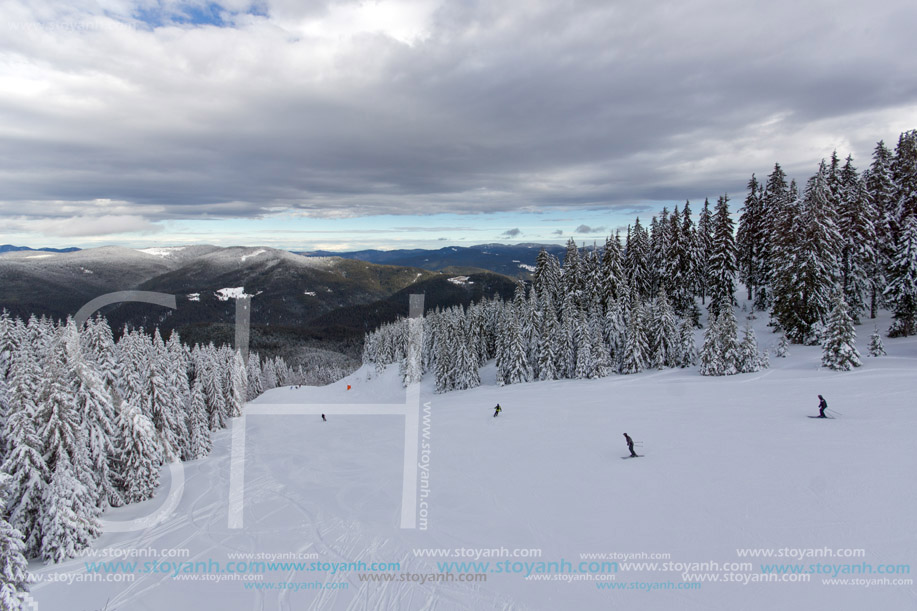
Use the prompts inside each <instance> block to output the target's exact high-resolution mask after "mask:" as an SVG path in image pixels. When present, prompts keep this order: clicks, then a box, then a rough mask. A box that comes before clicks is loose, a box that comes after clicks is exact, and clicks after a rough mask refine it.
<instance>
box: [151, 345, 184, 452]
mask: <svg viewBox="0 0 917 611" xmlns="http://www.w3.org/2000/svg"><path fill="white" fill-rule="evenodd" d="M167 361H168V356H167V352H166V347H165V343H164V342H163V341H162V337H161V336H160V335H159V329H156V330H154V331H153V348H152V350H151V352H150V355H149V362H148V364H147V368H146V376H145V386H144V402H143V403H142V404H141V406H142V408H143V412H144V414H146V415H147V416H148V417H149V418H150V420H151V421H152V422H153V426H155V427H156V431H157V433H158V435H159V443H160V444H161V445H162V452H163V458H164V459H165V460H166V462H172V461H174V460H178V459H179V458H180V457H181V448H182V435H181V428H182V422H181V418H182V417H183V410H182V412H178V411H177V410H176V407H178V404H179V402H180V397H179V396H178V389H177V388H174V387H173V386H172V385H171V382H173V381H174V380H172V379H170V376H169V371H168V365H167Z"/></svg>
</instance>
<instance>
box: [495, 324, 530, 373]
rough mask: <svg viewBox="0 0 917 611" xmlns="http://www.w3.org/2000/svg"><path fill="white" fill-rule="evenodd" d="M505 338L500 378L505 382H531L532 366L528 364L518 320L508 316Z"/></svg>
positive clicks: (526, 351)
mask: <svg viewBox="0 0 917 611" xmlns="http://www.w3.org/2000/svg"><path fill="white" fill-rule="evenodd" d="M506 331H507V339H506V342H505V346H504V349H505V350H506V356H505V357H504V359H503V362H502V372H501V373H502V378H503V382H504V383H505V384H519V383H522V382H531V381H532V379H533V375H532V367H531V365H529V362H528V357H527V353H528V350H527V348H526V346H525V343H524V339H523V337H522V328H521V327H520V325H519V321H517V320H516V319H515V318H510V319H509V320H508V321H507V329H506Z"/></svg>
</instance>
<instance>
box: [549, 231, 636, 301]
mask: <svg viewBox="0 0 917 611" xmlns="http://www.w3.org/2000/svg"><path fill="white" fill-rule="evenodd" d="M622 251H623V249H622V247H621V237H620V234H619V233H618V232H617V231H616V232H615V235H614V237H611V236H610V235H609V236H608V238H607V239H606V240H605V249H604V250H603V251H602V265H601V276H602V278H601V287H602V290H603V291H604V298H603V300H602V305H603V306H604V307H606V308H607V307H608V303H609V302H610V301H612V300H614V299H618V298H619V297H620V296H621V295H623V294H625V292H626V279H625V275H624V260H623V252H622ZM554 302H555V303H557V300H556V299H555V301H554Z"/></svg>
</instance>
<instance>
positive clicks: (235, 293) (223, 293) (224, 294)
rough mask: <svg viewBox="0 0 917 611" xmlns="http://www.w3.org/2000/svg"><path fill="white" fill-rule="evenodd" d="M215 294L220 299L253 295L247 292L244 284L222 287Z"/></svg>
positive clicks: (227, 299) (225, 299)
mask: <svg viewBox="0 0 917 611" xmlns="http://www.w3.org/2000/svg"><path fill="white" fill-rule="evenodd" d="M214 295H215V296H216V298H217V299H219V300H220V301H229V300H230V299H239V298H241V297H251V295H249V294H248V293H246V292H245V287H244V286H237V287H235V288H225V289H220V290H218V291H217V292H215V293H214Z"/></svg>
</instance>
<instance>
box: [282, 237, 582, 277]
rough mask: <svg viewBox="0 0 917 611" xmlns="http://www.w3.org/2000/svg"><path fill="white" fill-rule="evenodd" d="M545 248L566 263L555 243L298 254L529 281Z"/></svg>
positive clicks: (306, 252)
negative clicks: (472, 271) (479, 272)
mask: <svg viewBox="0 0 917 611" xmlns="http://www.w3.org/2000/svg"><path fill="white" fill-rule="evenodd" d="M542 248H544V249H545V250H546V251H548V252H549V253H551V254H553V255H555V256H556V257H558V258H559V259H560V260H561V262H563V258H564V253H565V252H566V249H565V248H564V247H563V246H557V245H554V244H513V245H506V244H479V245H477V246H447V247H445V248H440V249H439V250H423V249H415V250H357V251H352V252H330V251H324V250H316V251H305V252H300V253H298V254H302V255H306V256H334V257H342V258H345V259H357V260H359V261H367V262H369V263H379V264H383V265H404V266H408V267H419V268H420V269H427V270H431V271H442V270H448V269H450V268H452V269H455V270H456V271H461V269H462V268H464V269H465V270H470V269H471V268H474V269H477V270H487V271H491V272H496V273H498V274H503V275H504V276H509V277H511V278H523V279H527V278H528V277H529V275H530V273H531V272H532V271H533V270H534V268H535V258H536V257H537V256H538V252H539V251H540V250H541V249H542ZM456 268H457V269H456Z"/></svg>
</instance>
